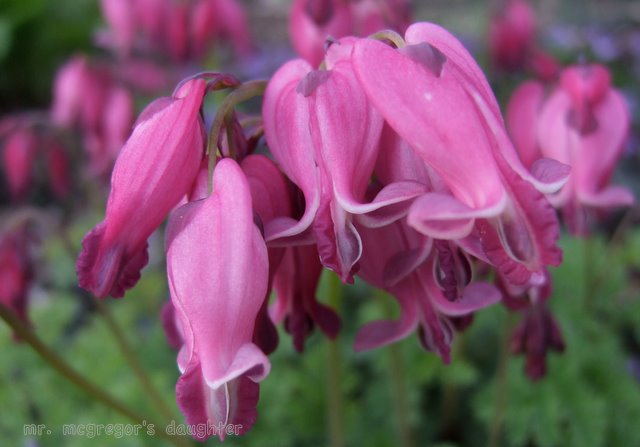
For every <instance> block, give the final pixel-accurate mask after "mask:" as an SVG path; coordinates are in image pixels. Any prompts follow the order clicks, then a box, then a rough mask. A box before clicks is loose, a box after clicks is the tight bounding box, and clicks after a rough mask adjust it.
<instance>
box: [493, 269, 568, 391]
mask: <svg viewBox="0 0 640 447" xmlns="http://www.w3.org/2000/svg"><path fill="white" fill-rule="evenodd" d="M497 285H498V287H499V288H500V289H501V290H502V292H503V294H504V301H503V302H504V304H505V306H507V308H508V309H509V310H511V311H519V312H520V313H521V314H522V319H521V321H520V323H519V324H518V326H517V327H516V328H515V330H514V331H513V333H512V334H511V345H510V348H511V351H512V352H513V353H514V354H523V355H524V356H525V357H526V361H525V373H526V374H527V376H529V378H530V379H531V380H533V381H537V380H539V379H541V378H542V377H544V375H545V374H546V371H547V361H546V357H547V354H548V352H549V351H550V350H554V351H556V352H563V351H564V348H565V343H564V337H563V336H562V330H561V329H560V326H559V325H558V323H557V322H556V321H555V319H554V317H553V314H552V313H551V311H550V310H549V309H548V307H547V304H546V303H547V301H548V300H549V298H550V297H551V294H552V292H553V288H552V278H551V275H550V274H549V272H548V271H547V270H545V272H544V274H543V275H541V276H539V277H537V278H535V279H534V280H533V281H530V283H529V284H526V285H523V286H513V285H512V284H509V283H508V282H506V281H504V279H503V278H501V277H500V276H498V278H497Z"/></svg>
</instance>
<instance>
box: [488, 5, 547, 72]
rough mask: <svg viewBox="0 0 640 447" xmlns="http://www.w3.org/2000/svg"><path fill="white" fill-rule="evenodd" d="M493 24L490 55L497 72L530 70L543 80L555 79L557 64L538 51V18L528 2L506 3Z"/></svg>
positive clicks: (492, 21) (490, 35) (491, 27)
mask: <svg viewBox="0 0 640 447" xmlns="http://www.w3.org/2000/svg"><path fill="white" fill-rule="evenodd" d="M501 3H502V7H501V8H500V9H499V10H498V11H497V13H496V14H494V15H493V17H492V19H491V23H490V24H489V55H490V57H491V62H492V64H493V66H494V68H496V69H498V70H500V71H505V72H514V71H520V70H523V69H525V68H527V69H530V70H532V71H533V73H535V74H536V76H537V77H538V78H540V79H543V80H550V79H553V78H554V77H555V76H556V75H557V72H558V64H557V62H556V61H555V60H554V59H553V58H552V57H551V56H550V55H549V54H547V53H545V52H544V51H542V50H541V49H540V48H538V46H537V44H536V41H535V38H536V16H535V12H534V10H533V8H532V7H531V5H530V4H529V2H528V1H527V0H502V1H501Z"/></svg>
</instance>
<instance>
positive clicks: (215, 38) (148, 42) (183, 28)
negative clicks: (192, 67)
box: [99, 0, 251, 62]
mask: <svg viewBox="0 0 640 447" xmlns="http://www.w3.org/2000/svg"><path fill="white" fill-rule="evenodd" d="M102 11H103V15H104V17H105V20H106V22H107V24H108V26H109V29H108V31H107V32H105V33H102V35H100V36H99V41H100V42H101V43H102V44H103V45H105V46H107V47H110V48H113V49H114V50H115V51H116V52H118V53H119V55H120V56H122V57H124V58H125V59H126V58H130V57H131V56H132V53H133V51H132V50H133V49H136V50H138V52H139V53H143V54H144V53H148V54H151V53H160V54H163V55H166V56H169V57H170V58H171V59H172V60H173V61H175V62H186V61H190V60H199V59H202V58H204V57H205V56H206V54H207V51H209V50H210V49H211V47H212V46H213V44H215V43H218V42H219V41H221V40H224V41H228V42H230V43H231V44H232V45H233V47H234V50H235V51H236V52H237V53H238V54H239V55H241V56H244V55H246V54H247V53H248V52H249V50H250V47H251V39H250V36H249V31H248V26H247V18H246V15H245V11H244V9H243V8H242V6H241V4H240V3H238V2H237V1H236V0H188V1H180V2H176V1H175V0H102Z"/></svg>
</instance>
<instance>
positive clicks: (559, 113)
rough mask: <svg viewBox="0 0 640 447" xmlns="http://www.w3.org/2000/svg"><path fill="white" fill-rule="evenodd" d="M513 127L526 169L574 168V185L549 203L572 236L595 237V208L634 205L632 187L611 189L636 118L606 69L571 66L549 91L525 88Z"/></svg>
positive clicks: (514, 101)
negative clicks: (591, 217) (541, 163)
mask: <svg viewBox="0 0 640 447" xmlns="http://www.w3.org/2000/svg"><path fill="white" fill-rule="evenodd" d="M507 123H508V126H509V130H510V132H511V136H512V138H513V141H514V143H515V145H516V147H517V148H518V150H519V151H520V154H521V156H522V159H523V161H524V163H525V164H527V165H529V166H532V165H533V163H534V162H535V161H536V160H537V159H540V158H542V157H547V158H553V159H555V160H559V161H560V162H562V163H566V164H567V165H570V166H571V168H572V171H571V177H570V179H569V182H568V183H567V185H565V186H564V188H563V189H562V190H561V191H560V192H559V193H557V194H555V195H551V196H549V199H550V200H551V202H552V203H553V204H554V206H556V207H557V208H560V209H561V210H562V214H563V217H564V221H565V223H566V224H567V226H568V227H569V229H570V231H571V232H572V233H574V234H579V235H584V234H586V233H588V232H589V225H588V221H587V214H586V212H587V210H589V209H600V208H605V209H606V208H612V207H617V206H628V205H631V204H632V203H633V201H634V198H633V195H632V194H631V192H630V191H629V190H628V189H627V188H624V187H619V186H609V181H610V179H611V176H612V174H613V171H614V169H615V167H616V164H617V162H618V160H619V159H620V156H621V155H622V151H623V149H624V143H625V142H626V139H627V136H628V132H629V126H630V115H629V110H628V107H627V105H626V103H625V101H624V98H623V97H622V95H621V94H620V92H619V91H618V90H616V89H615V88H614V87H613V86H612V85H611V76H610V74H609V72H608V70H607V69H606V68H605V67H603V66H601V65H576V66H572V67H569V68H567V69H565V70H564V71H563V72H562V74H561V78H560V81H559V82H558V83H557V84H556V85H555V86H554V87H553V88H551V89H549V90H547V89H546V88H545V86H544V85H542V84H541V83H538V82H534V81H529V82H525V83H523V84H522V85H521V86H520V87H519V88H518V89H517V90H516V91H515V92H514V93H513V96H512V97H511V100H510V102H509V105H508V108H507Z"/></svg>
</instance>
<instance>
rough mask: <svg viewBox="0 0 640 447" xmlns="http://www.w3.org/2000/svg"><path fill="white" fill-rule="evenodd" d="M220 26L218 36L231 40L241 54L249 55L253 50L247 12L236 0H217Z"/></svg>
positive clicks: (236, 50)
mask: <svg viewBox="0 0 640 447" xmlns="http://www.w3.org/2000/svg"><path fill="white" fill-rule="evenodd" d="M215 6H216V14H217V16H218V21H219V26H218V27H217V34H216V37H217V38H219V39H225V40H227V41H229V42H231V45H232V46H233V49H234V50H235V52H236V53H237V54H238V55H239V56H248V55H249V54H250V53H251V50H252V44H251V33H250V32H249V25H248V20H247V14H246V12H245V10H244V8H243V7H242V3H241V2H238V1H236V0H217V1H215Z"/></svg>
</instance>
